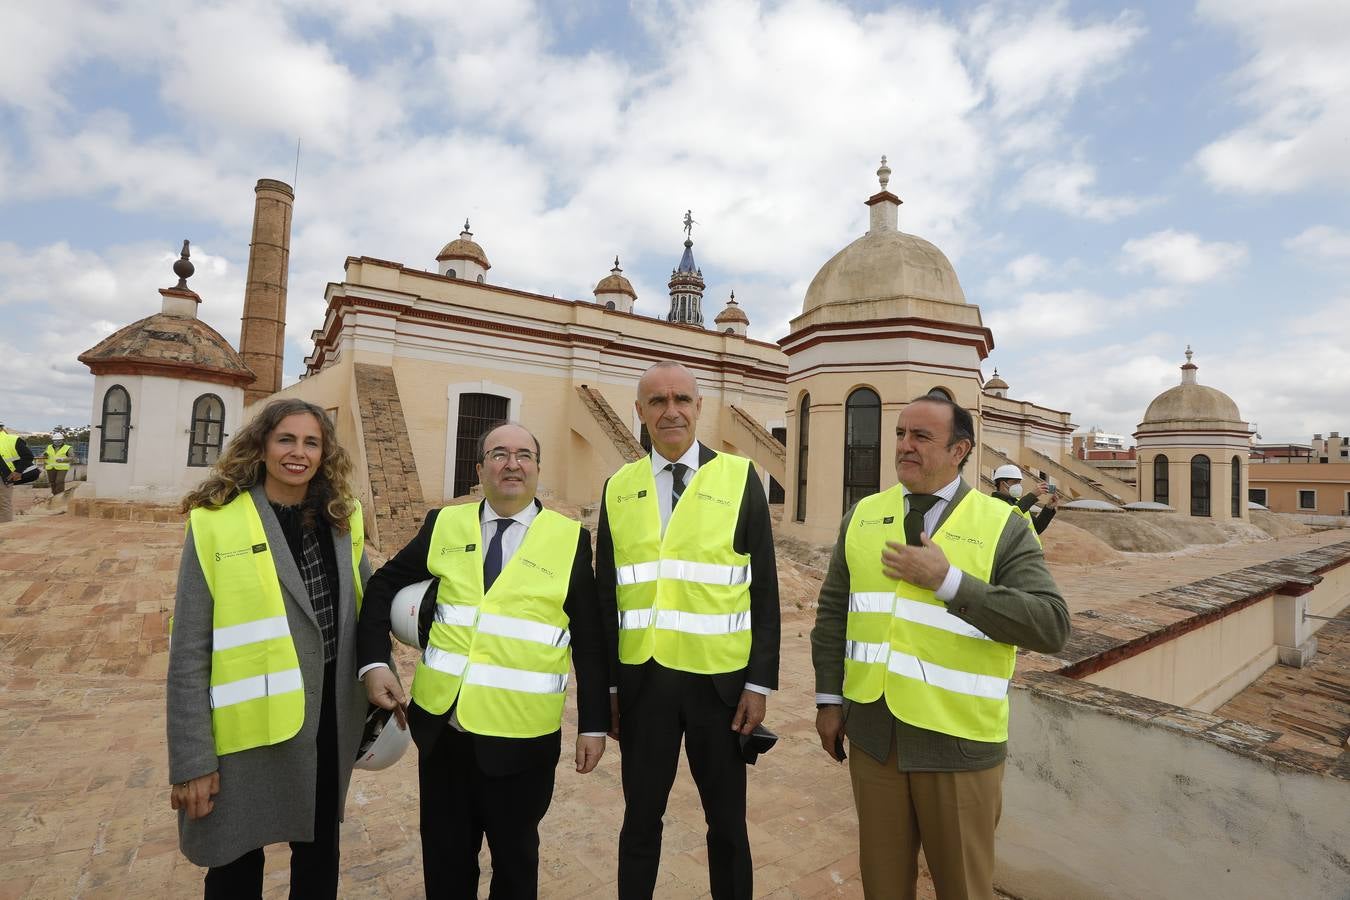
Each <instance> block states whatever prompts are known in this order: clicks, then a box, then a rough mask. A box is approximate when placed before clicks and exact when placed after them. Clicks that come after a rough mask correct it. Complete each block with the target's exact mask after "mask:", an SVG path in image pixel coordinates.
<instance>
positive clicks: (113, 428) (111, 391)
mask: <svg viewBox="0 0 1350 900" xmlns="http://www.w3.org/2000/svg"><path fill="white" fill-rule="evenodd" d="M130 438H131V395H130V394H128V393H127V389H126V388H124V387H122V386H121V385H120V384H115V385H113V386H112V387H110V388H108V392H107V393H106V394H104V395H103V418H102V421H101V422H100V423H99V442H98V461H99V462H108V463H124V462H126V461H127V445H128V444H129V442H130Z"/></svg>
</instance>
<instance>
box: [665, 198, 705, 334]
mask: <svg viewBox="0 0 1350 900" xmlns="http://www.w3.org/2000/svg"><path fill="white" fill-rule="evenodd" d="M697 224H698V223H697V222H696V221H695V220H694V212H693V210H685V213H684V233H685V238H684V254H683V255H682V256H681V257H680V264H679V265H678V266H676V267H675V268H674V269H673V270H672V271H671V273H670V285H669V287H670V312H668V313H667V314H666V321H667V322H678V323H681V324H684V325H699V326H702V325H703V311H702V309H701V304H702V301H703V288H704V283H703V272H702V270H700V269H699V267H698V264H697V263H695V262H694V238H693V233H694V226H695V225H697Z"/></svg>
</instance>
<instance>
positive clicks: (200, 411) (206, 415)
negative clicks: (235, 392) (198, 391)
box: [187, 394, 225, 466]
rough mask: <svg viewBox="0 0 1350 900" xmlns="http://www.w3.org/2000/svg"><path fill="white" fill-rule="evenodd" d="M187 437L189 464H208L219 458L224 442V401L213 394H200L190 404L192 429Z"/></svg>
mask: <svg viewBox="0 0 1350 900" xmlns="http://www.w3.org/2000/svg"><path fill="white" fill-rule="evenodd" d="M190 434H191V437H189V439H188V462H187V464H188V465H189V466H209V465H212V464H213V463H215V461H216V460H217V459H219V458H220V447H221V445H222V444H224V443H225V403H224V401H222V400H221V399H220V398H219V397H217V396H216V395H215V394H202V395H201V396H200V397H198V398H197V399H196V401H194V402H193V404H192V431H191V432H190Z"/></svg>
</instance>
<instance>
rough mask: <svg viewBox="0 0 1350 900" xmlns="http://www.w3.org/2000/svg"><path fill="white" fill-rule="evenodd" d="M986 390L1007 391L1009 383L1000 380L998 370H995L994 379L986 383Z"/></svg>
mask: <svg viewBox="0 0 1350 900" xmlns="http://www.w3.org/2000/svg"><path fill="white" fill-rule="evenodd" d="M984 389H985V390H986V391H1006V390H1007V389H1008V382H1006V381H1004V380H1003V379H1002V378H999V377H998V369H995V370H994V377H993V378H990V379H989V380H988V381H986V382H985V383H984Z"/></svg>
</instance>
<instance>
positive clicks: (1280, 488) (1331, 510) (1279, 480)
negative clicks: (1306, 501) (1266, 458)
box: [1248, 463, 1350, 516]
mask: <svg viewBox="0 0 1350 900" xmlns="http://www.w3.org/2000/svg"><path fill="white" fill-rule="evenodd" d="M1248 473H1249V476H1250V479H1249V480H1250V484H1249V487H1251V488H1259V489H1261V490H1264V491H1265V492H1266V500H1265V505H1266V507H1267V508H1268V509H1270V510H1271V511H1272V512H1282V513H1305V514H1309V515H1323V516H1342V515H1346V514H1347V513H1346V511H1347V510H1350V466H1339V465H1333V464H1331V463H1253V464H1252V465H1251V466H1250V467H1249V468H1248ZM1299 491H1312V492H1313V507H1312V508H1310V509H1309V508H1300V507H1299Z"/></svg>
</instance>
